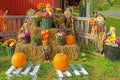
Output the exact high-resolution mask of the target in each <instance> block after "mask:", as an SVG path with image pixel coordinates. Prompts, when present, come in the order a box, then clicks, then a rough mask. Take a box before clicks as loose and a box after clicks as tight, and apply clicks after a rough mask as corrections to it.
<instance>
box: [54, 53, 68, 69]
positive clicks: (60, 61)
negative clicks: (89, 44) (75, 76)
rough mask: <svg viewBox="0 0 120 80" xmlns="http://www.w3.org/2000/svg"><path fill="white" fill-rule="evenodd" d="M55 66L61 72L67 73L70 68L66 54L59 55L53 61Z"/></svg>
mask: <svg viewBox="0 0 120 80" xmlns="http://www.w3.org/2000/svg"><path fill="white" fill-rule="evenodd" d="M53 66H54V67H55V68H56V69H58V70H60V71H65V70H66V69H67V68H68V67H69V58H68V56H67V55H66V54H64V53H58V54H56V55H55V57H54V59H53Z"/></svg>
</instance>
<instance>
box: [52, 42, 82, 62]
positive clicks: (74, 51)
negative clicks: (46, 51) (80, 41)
mask: <svg viewBox="0 0 120 80" xmlns="http://www.w3.org/2000/svg"><path fill="white" fill-rule="evenodd" d="M50 47H51V53H52V54H51V59H53V57H54V56H55V55H56V54H57V53H60V52H63V53H65V54H67V55H68V57H69V59H70V60H76V59H78V57H79V53H80V51H79V48H78V46H77V45H76V44H75V45H64V46H60V45H58V46H56V45H50Z"/></svg>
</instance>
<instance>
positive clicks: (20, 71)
mask: <svg viewBox="0 0 120 80" xmlns="http://www.w3.org/2000/svg"><path fill="white" fill-rule="evenodd" d="M39 68H40V64H36V65H33V64H28V65H27V66H25V67H22V68H15V67H14V66H11V67H10V68H9V69H8V70H7V72H6V73H5V74H6V75H7V78H8V79H10V77H12V76H22V75H28V76H30V77H31V78H32V80H36V79H37V73H38V71H39ZM31 70H32V71H31Z"/></svg>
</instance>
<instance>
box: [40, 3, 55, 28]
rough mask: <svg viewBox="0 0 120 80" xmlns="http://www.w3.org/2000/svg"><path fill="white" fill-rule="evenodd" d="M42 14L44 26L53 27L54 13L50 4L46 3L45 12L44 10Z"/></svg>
mask: <svg viewBox="0 0 120 80" xmlns="http://www.w3.org/2000/svg"><path fill="white" fill-rule="evenodd" d="M40 16H41V17H42V28H45V29H48V28H51V27H52V23H53V17H54V13H53V9H52V8H51V6H50V4H46V8H45V12H42V13H41V14H40Z"/></svg>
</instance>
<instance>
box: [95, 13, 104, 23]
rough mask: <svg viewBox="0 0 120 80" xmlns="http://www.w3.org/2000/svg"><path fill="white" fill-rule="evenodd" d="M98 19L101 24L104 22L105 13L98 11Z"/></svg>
mask: <svg viewBox="0 0 120 80" xmlns="http://www.w3.org/2000/svg"><path fill="white" fill-rule="evenodd" d="M96 21H97V23H100V24H102V23H104V21H105V17H104V15H103V14H101V13H98V14H97V15H96Z"/></svg>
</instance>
